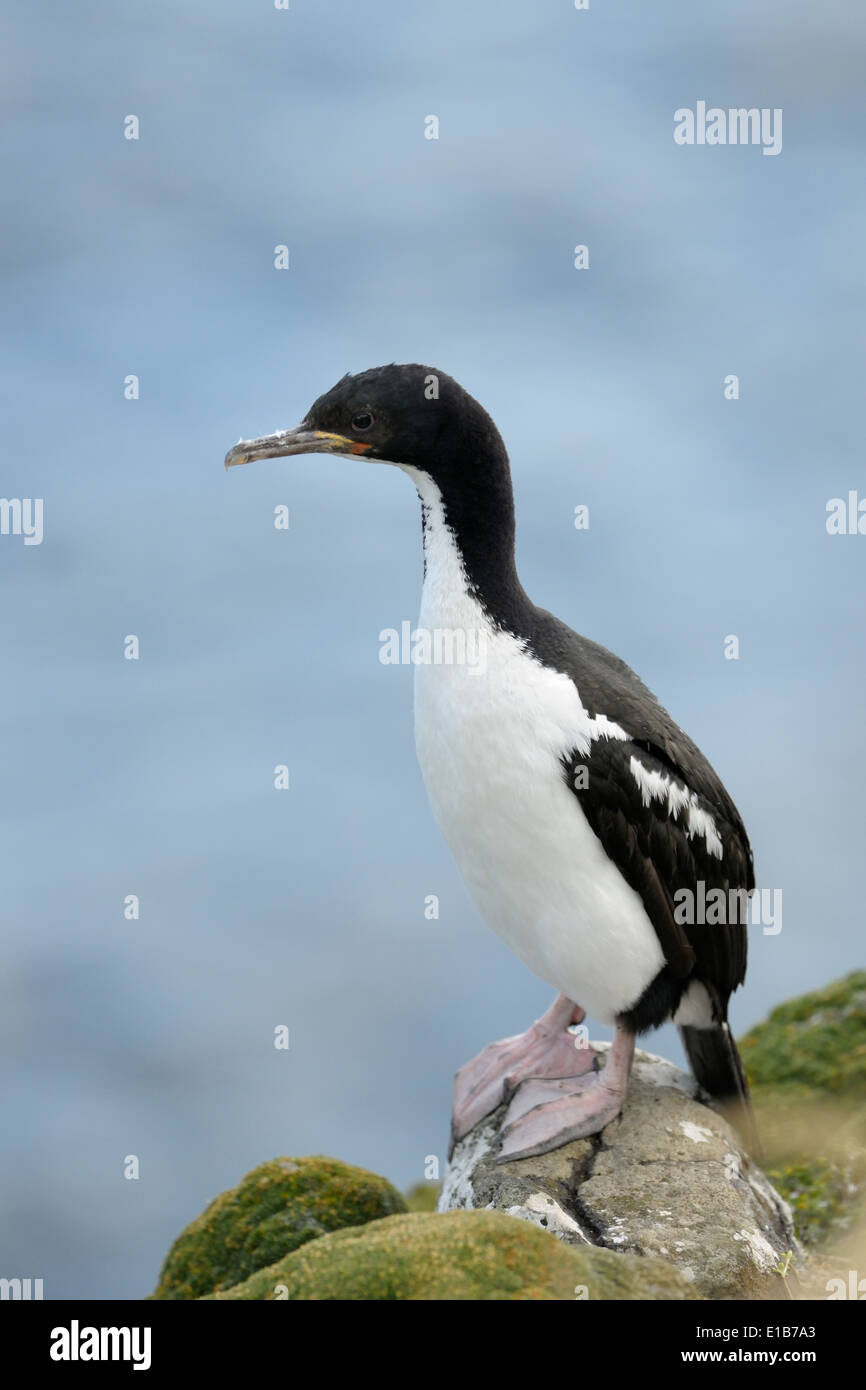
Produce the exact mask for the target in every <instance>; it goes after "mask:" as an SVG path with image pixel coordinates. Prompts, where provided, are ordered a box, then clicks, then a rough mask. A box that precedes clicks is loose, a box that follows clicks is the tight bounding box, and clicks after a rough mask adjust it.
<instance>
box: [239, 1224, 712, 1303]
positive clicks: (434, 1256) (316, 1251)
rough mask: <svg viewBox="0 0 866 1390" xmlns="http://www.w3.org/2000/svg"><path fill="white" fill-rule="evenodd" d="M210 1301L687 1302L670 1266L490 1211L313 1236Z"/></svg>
mask: <svg viewBox="0 0 866 1390" xmlns="http://www.w3.org/2000/svg"><path fill="white" fill-rule="evenodd" d="M215 1297H216V1298H217V1299H259V1300H269V1301H280V1300H283V1299H317V1300H318V1299H332V1300H335V1301H343V1300H369V1301H379V1300H383V1299H384V1300H427V1299H435V1300H449V1301H453V1300H472V1301H482V1302H483V1301H489V1300H498V1299H504V1300H532V1301H550V1300H568V1301H570V1302H573V1301H574V1300H575V1299H577V1300H579V1301H583V1300H584V1299H589V1300H593V1299H642V1300H643V1299H652V1300H660V1299H696V1298H698V1294H697V1293H696V1292H695V1289H694V1288H693V1287H692V1285H691V1284H689V1283H688V1282H687V1281H686V1280H685V1279H683V1278H682V1276H681V1275H679V1274H678V1273H677V1272H676V1271H675V1270H674V1269H672V1268H671V1266H670V1265H668V1264H666V1263H665V1262H664V1261H661V1260H653V1259H646V1260H638V1259H635V1258H633V1257H629V1256H623V1255H615V1254H613V1253H612V1252H610V1251H608V1250H600V1249H597V1248H594V1247H591V1246H581V1247H579V1248H578V1247H569V1246H566V1245H562V1244H560V1243H559V1242H558V1241H556V1240H554V1239H552V1237H551V1236H550V1235H548V1234H546V1233H545V1232H544V1231H540V1230H534V1229H533V1227H532V1226H529V1225H526V1224H525V1223H523V1222H520V1221H515V1220H514V1219H513V1218H512V1217H510V1216H505V1215H503V1214H502V1213H501V1212H496V1211H471V1212H470V1211H450V1212H447V1213H445V1214H444V1215H437V1214H435V1213H433V1212H411V1213H410V1214H409V1215H407V1216H389V1217H386V1218H385V1219H384V1220H382V1221H373V1222H371V1223H370V1224H369V1225H367V1226H361V1227H358V1228H356V1229H353V1230H347V1231H338V1232H336V1234H334V1235H329V1236H321V1237H320V1238H319V1239H318V1240H314V1241H312V1242H311V1243H310V1244H308V1245H305V1246H304V1247H303V1249H300V1250H296V1251H294V1253H293V1254H291V1255H287V1256H285V1258H284V1259H282V1260H279V1261H278V1262H277V1263H276V1264H272V1265H271V1266H270V1267H269V1268H267V1269H262V1270H260V1271H259V1272H258V1273H257V1274H254V1275H252V1277H251V1278H249V1279H247V1280H246V1281H245V1282H244V1283H242V1284H236V1285H235V1286H234V1287H233V1288H231V1289H226V1290H225V1291H224V1292H222V1293H218V1294H216V1295H215Z"/></svg>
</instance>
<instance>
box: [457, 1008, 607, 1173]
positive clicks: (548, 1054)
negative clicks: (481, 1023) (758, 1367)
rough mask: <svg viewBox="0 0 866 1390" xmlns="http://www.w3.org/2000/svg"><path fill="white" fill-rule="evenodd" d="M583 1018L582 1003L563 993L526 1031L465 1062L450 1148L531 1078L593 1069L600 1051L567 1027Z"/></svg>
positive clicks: (571, 1074)
mask: <svg viewBox="0 0 866 1390" xmlns="http://www.w3.org/2000/svg"><path fill="white" fill-rule="evenodd" d="M584 1017H585V1015H584V1012H583V1009H582V1008H581V1007H580V1005H579V1004H575V1003H573V1002H572V1000H570V999H566V998H565V996H564V995H562V994H560V995H559V996H558V997H557V998H556V999H555V1000H554V1002H553V1004H552V1005H551V1006H550V1008H549V1009H548V1010H547V1013H546V1014H544V1015H543V1016H542V1017H541V1018H540V1019H539V1020H538V1022H537V1023H533V1025H532V1027H531V1028H528V1029H527V1030H526V1032H525V1033H518V1034H517V1035H516V1036H515V1037H513V1038H503V1040H502V1041H501V1042H495V1043H491V1044H490V1045H489V1047H485V1048H484V1050H483V1052H479V1054H478V1056H477V1057H473V1059H472V1061H471V1062H467V1063H466V1064H465V1066H462V1067H461V1068H460V1070H459V1071H458V1073H457V1076H456V1077H455V1080H454V1108H453V1111H452V1118H451V1150H453V1148H454V1145H455V1144H456V1143H457V1142H458V1141H459V1140H460V1139H462V1138H463V1136H464V1135H465V1134H468V1133H469V1131H470V1129H473V1128H474V1127H475V1125H477V1124H478V1122H479V1120H483V1119H484V1116H485V1115H489V1114H490V1113H491V1111H493V1110H495V1109H496V1108H497V1106H499V1105H502V1103H503V1101H506V1100H508V1098H509V1096H511V1095H513V1094H514V1091H515V1089H516V1088H517V1086H519V1084H520V1082H521V1081H524V1080H525V1079H526V1078H527V1077H530V1076H532V1077H549V1076H571V1077H578V1076H581V1075H583V1074H585V1073H586V1072H588V1071H590V1070H591V1069H592V1068H593V1066H594V1065H595V1063H596V1054H595V1053H594V1052H593V1051H592V1049H591V1048H588V1047H580V1046H576V1045H575V1044H576V1043H579V1041H580V1039H579V1038H577V1037H575V1035H574V1034H573V1033H569V1032H568V1031H567V1029H568V1028H569V1027H570V1025H571V1024H572V1023H581V1022H582V1021H583V1019H584Z"/></svg>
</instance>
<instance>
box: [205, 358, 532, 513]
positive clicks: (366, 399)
mask: <svg viewBox="0 0 866 1390" xmlns="http://www.w3.org/2000/svg"><path fill="white" fill-rule="evenodd" d="M290 454H339V455H343V456H347V457H356V458H357V457H360V458H366V459H370V460H372V461H375V462H380V463H393V464H397V465H398V466H399V467H401V468H405V469H414V470H416V471H417V472H418V473H421V474H426V475H427V476H428V477H430V478H432V480H433V481H434V482H435V483H436V484H437V485H438V486H439V488H440V490H442V491H443V493H447V492H449V491H451V490H452V489H453V487H454V485H455V484H457V485H459V486H460V487H461V488H462V489H467V488H468V489H470V490H472V488H473V485H477V484H481V485H482V486H484V485H485V484H489V483H490V482H491V481H492V478H493V476H495V475H497V474H500V473H501V471H502V469H503V466H504V470H505V475H506V477H507V472H508V460H507V455H506V453H505V447H504V445H503V443H502V440H501V438H500V435H499V431H498V430H497V428H496V426H495V425H494V423H493V421H492V420H491V419H490V416H489V415H488V414H487V412H486V411H485V410H484V409H483V408H482V407H481V406H480V405H479V404H478V402H477V401H475V400H473V398H472V397H471V396H470V395H469V394H468V393H467V392H466V391H464V390H463V387H462V386H460V385H458V383H457V382H456V381H455V380H454V379H453V378H452V377H450V376H446V374H445V373H444V372H439V371H436V369H435V368H433V367H423V366H420V365H418V364H414V363H413V364H410V365H404V366H398V365H396V364H393V363H392V364H391V365H390V366H387V367H374V368H372V369H371V370H370V371H366V372H360V373H358V375H357V376H344V377H343V378H342V379H341V380H340V381H338V382H337V384H336V386H332V387H331V389H330V391H326V392H325V394H324V395H323V396H320V397H319V399H318V400H317V401H316V402H315V403H314V404H313V405H312V406H311V408H310V409H309V410H308V411H307V414H306V417H305V419H304V420H302V421H301V423H300V425H298V426H297V427H296V428H295V429H290V430H278V431H277V433H276V434H268V435H264V436H263V437H262V438H260V439H242V440H241V441H240V442H239V443H238V444H236V445H235V447H234V448H233V449H231V450H230V451H229V453H228V454H227V455H226V468H231V467H233V466H234V465H235V464H241V463H251V462H253V460H254V459H264V458H282V457H284V456H287V455H290ZM473 472H475V473H476V476H474V477H473V476H472V473H473Z"/></svg>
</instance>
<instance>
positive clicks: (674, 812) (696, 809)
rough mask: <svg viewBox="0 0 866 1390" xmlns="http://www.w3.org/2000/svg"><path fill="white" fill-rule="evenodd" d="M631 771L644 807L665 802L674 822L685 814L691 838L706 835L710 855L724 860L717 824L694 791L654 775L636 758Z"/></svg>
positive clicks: (667, 777) (662, 775) (660, 775)
mask: <svg viewBox="0 0 866 1390" xmlns="http://www.w3.org/2000/svg"><path fill="white" fill-rule="evenodd" d="M629 768H630V770H631V774H632V776H633V777H634V780H635V781H636V783H637V785H638V789H639V790H640V794H641V800H642V801H643V804H644V806H649V804H650V802H651V801H662V802H665V801H666V802H667V809H668V815H670V816H671V817H672V818H673V819H674V820H676V819H677V817H678V816H679V815H680V814H681V813H684V821H685V829H686V831H687V833H688V836H689V839H690V840H693V839H694V837H695V836H696V835H703V837H704V840H705V841H706V846H707V851H708V853H709V854H712V855H713V856H714V857H715V858H716V859H721V858H722V856H723V853H724V850H723V847H722V841H721V839H720V838H719V832H718V830H717V829H716V822H715V821H714V820H713V818H712V816H711V815H710V813H709V812H708V811H705V810H704V809H703V807H701V806H699V805H698V798H697V796H696V794H695V793H694V792H692V791H689V789H688V787H686V786H681V785H680V783H679V782H675V781H674V780H673V778H671V777H669V776H668V775H667V773H664V772H651V771H650V770H649V768H647V767H644V765H643V763H642V762H641V761H640V759H639V758H636V757H634V755H632V758H631V761H630V762H629Z"/></svg>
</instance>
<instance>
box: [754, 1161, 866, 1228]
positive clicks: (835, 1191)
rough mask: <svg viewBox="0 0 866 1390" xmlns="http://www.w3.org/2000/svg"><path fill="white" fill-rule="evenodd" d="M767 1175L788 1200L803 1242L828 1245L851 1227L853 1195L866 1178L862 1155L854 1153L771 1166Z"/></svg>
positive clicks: (859, 1191)
mask: <svg viewBox="0 0 866 1390" xmlns="http://www.w3.org/2000/svg"><path fill="white" fill-rule="evenodd" d="M767 1175H768V1177H769V1179H770V1181H771V1182H772V1183H773V1186H774V1187H775V1188H776V1190H777V1191H778V1192H780V1193H781V1194H782V1196H783V1197H784V1198H785V1201H786V1202H787V1203H788V1204H789V1206H790V1208H791V1211H792V1212H793V1215H794V1224H795V1227H796V1230H797V1235H798V1236H799V1238H800V1240H802V1241H803V1242H804V1244H806V1245H814V1246H819V1245H826V1243H827V1242H828V1240H829V1239H830V1238H832V1237H835V1236H839V1235H844V1234H846V1233H847V1232H848V1231H849V1230H850V1229H851V1227H852V1225H853V1222H854V1218H855V1216H856V1203H855V1201H854V1200H853V1199H854V1198H855V1197H856V1196H857V1194H858V1193H862V1190H863V1185H864V1180H866V1167H864V1163H863V1160H862V1156H859V1157H858V1156H852V1158H851V1160H850V1161H849V1162H848V1163H839V1162H835V1163H834V1162H830V1161H829V1160H827V1159H822V1158H814V1159H811V1160H808V1159H807V1160H803V1161H801V1162H799V1163H789V1164H783V1165H781V1166H779V1167H776V1168H768V1170H767Z"/></svg>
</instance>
